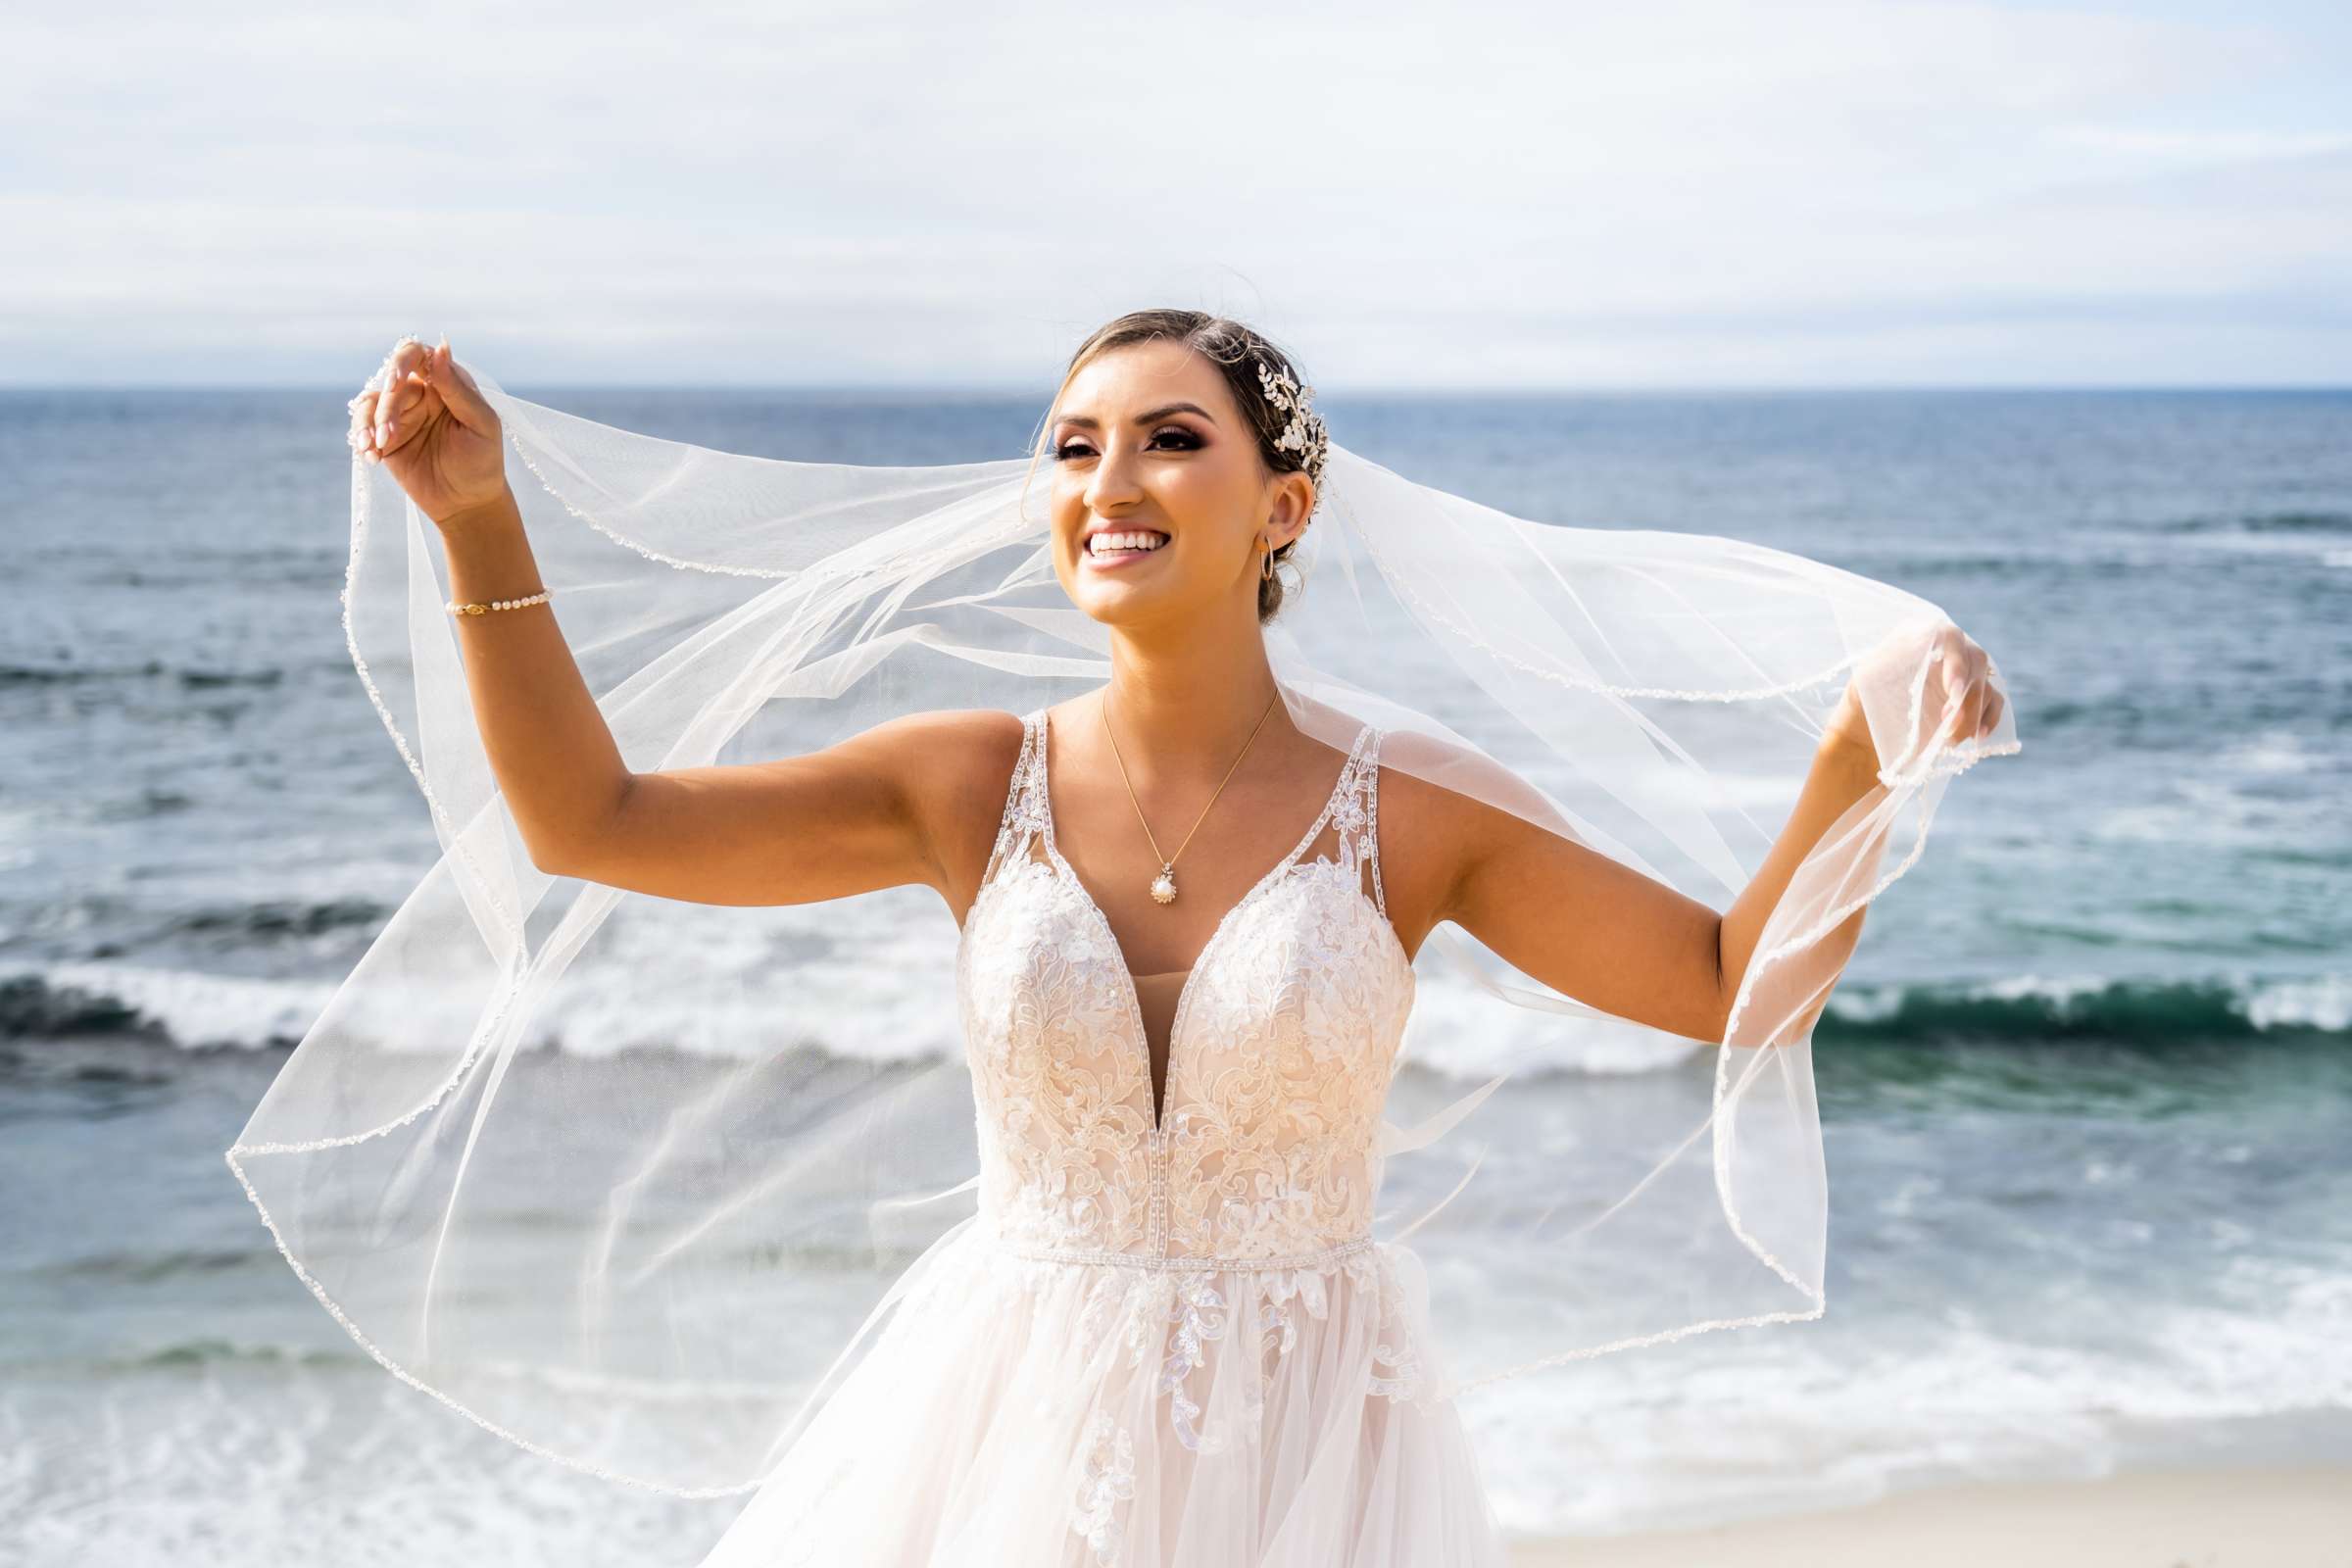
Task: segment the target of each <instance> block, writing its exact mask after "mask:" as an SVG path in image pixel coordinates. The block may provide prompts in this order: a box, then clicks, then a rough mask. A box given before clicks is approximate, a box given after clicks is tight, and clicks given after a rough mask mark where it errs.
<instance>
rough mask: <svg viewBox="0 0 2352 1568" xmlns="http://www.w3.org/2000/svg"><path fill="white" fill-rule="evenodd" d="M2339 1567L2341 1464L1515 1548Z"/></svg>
mask: <svg viewBox="0 0 2352 1568" xmlns="http://www.w3.org/2000/svg"><path fill="white" fill-rule="evenodd" d="M1987 1560H1998V1561H2003V1562H2010V1563H2016V1564H2021V1565H2026V1564H2033V1565H2039V1564H2050V1565H2053V1568H2055V1565H2060V1564H2063V1565H2065V1568H2240V1565H2243V1568H2345V1565H2347V1564H2352V1466H2346V1465H2327V1466H2312V1467H2308V1468H2271V1469H2243V1470H2231V1469H2216V1470H2184V1471H2140V1472H2134V1473H2132V1474H2129V1475H2122V1476H2112V1477H2109V1478H2107V1479H2105V1480H2099V1481H2064V1482H2047V1483H2016V1482H2003V1483H1991V1484H1985V1485H1978V1486H1956V1487H1939V1488H1934V1489H1923V1490H1921V1491H1917V1492H1908V1493H1898V1494H1895V1495H1891V1496H1887V1497H1883V1498H1880V1499H1879V1500H1877V1501H1875V1502H1870V1503H1865V1504H1863V1505H1861V1506H1859V1507H1853V1508H1838V1509H1833V1510H1828V1511H1824V1512H1817V1513H1804V1514H1789V1515H1782V1516H1779V1517H1775V1518H1768V1519H1756V1520H1750V1521H1747V1522H1745V1523H1741V1524H1734V1525H1724V1526H1719V1527H1715V1528H1709V1529H1700V1530H1676V1531H1660V1532H1652V1533H1649V1534H1644V1535H1639V1536H1623V1537H1585V1538H1581V1539H1576V1540H1558V1541H1529V1542H1520V1543H1517V1544H1515V1550H1514V1552H1513V1555H1512V1561H1513V1562H1515V1563H1518V1564H1521V1565H1524V1568H1567V1565H1571V1564H1573V1565H1575V1568H1849V1565H1850V1568H1886V1565H1887V1563H1889V1562H1898V1563H1900V1564H1901V1565H1902V1568H1981V1565H1982V1564H1984V1563H1985V1562H1986V1561H1987Z"/></svg>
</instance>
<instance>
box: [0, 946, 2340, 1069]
mask: <svg viewBox="0 0 2352 1568" xmlns="http://www.w3.org/2000/svg"><path fill="white" fill-rule="evenodd" d="M334 986H335V983H334V982H328V981H311V980H257V979H247V978H242V977H236V976H224V975H208V974H202V973H197V972H194V971H188V970H174V969H153V968H137V967H131V966H120V965H101V964H59V965H56V966H54V967H52V968H50V969H48V970H47V971H44V972H34V973H25V974H20V975H17V976H15V977H12V978H10V979H7V980H0V1039H9V1038H17V1039H22V1038H28V1037H32V1038H47V1039H54V1040H71V1039H86V1038H105V1039H128V1038H135V1039H142V1040H145V1041H148V1042H152V1043H154V1044H158V1045H162V1046H167V1047H172V1048H177V1049H181V1050H202V1049H213V1048H219V1047H223V1046H232V1047H242V1048H248V1049H253V1048H279V1049H286V1048H291V1047H292V1046H294V1045H296V1044H297V1043H299V1042H300V1041H301V1039H302V1037H303V1036H304V1034H305V1033H307V1032H308V1030H309V1028H310V1026H311V1024H312V1022H313V1021H314V1020H315V1019H316V1018H317V1017H318V1016H319V1012H320V1011H321V1010H322V1009H323V1008H324V1006H325V1005H326V1004H327V1002H328V1001H329V1000H330V999H331V997H332V995H333V992H334ZM1422 1000H1423V1003H1424V1004H1426V1005H1424V1006H1422V1007H1419V1008H1417V1009H1416V1019H1415V1023H1416V1034H1417V1037H1418V1040H1419V1042H1420V1043H1419V1044H1418V1045H1417V1046H1416V1048H1415V1050H1414V1052H1413V1053H1411V1057H1412V1061H1413V1065H1414V1066H1416V1067H1418V1068H1419V1069H1421V1070H1424V1071H1429V1072H1433V1073H1435V1074H1437V1075H1438V1076H1440V1077H1445V1078H1466V1079H1475V1078H1481V1077H1484V1076H1486V1075H1487V1074H1488V1073H1490V1072H1492V1071H1494V1070H1495V1067H1496V1065H1497V1063H1496V1060H1495V1059H1491V1058H1493V1057H1494V1050H1495V1046H1496V1042H1495V1040H1494V1039H1493V1038H1491V1037H1492V1036H1493V1034H1494V1030H1493V1027H1492V1020H1491V1019H1490V1018H1487V1017H1486V1016H1485V1015H1484V1014H1483V1013H1481V1014H1479V1015H1477V1016H1475V1017H1473V1016H1471V1015H1468V1014H1460V1015H1459V1016H1458V1018H1457V1012H1458V1009H1454V1008H1449V1007H1447V1005H1446V999H1445V998H1444V997H1443V996H1442V995H1441V994H1440V991H1439V989H1438V988H1435V987H1433V988H1432V989H1431V991H1430V993H1429V994H1428V995H1425V996H1424V998H1423V999H1422ZM759 1006H760V1005H755V1006H754V1007H753V1011H754V1012H755V1013H757V1012H758V1010H759ZM740 1008H741V1004H740V1003H729V1004H720V1003H717V1002H711V1003H707V1004H706V1003H702V1002H698V1001H697V1000H696V999H695V997H694V996H693V995H691V994H686V995H681V996H679V997H678V998H677V999H676V1000H675V1001H674V1003H673V1005H672V1010H673V1011H674V1012H675V1013H676V1014H677V1016H676V1018H675V1019H673V1020H672V1022H673V1023H674V1024H675V1025H676V1026H677V1027H676V1028H675V1029H674V1030H672V1031H666V1033H669V1034H670V1035H671V1036H672V1037H673V1038H672V1041H671V1043H669V1044H666V1045H663V1046H661V1047H659V1048H657V1047H654V1046H652V1045H649V1044H645V1043H644V1042H650V1041H652V1040H654V1039H656V1038H658V1037H660V1036H662V1034H664V1033H665V1031H663V1030H661V1029H657V1028H655V1027H654V1024H655V1022H656V1020H653V1019H651V1018H650V1017H646V1016H639V1017H638V1018H637V1019H636V1023H637V1025H638V1027H637V1028H635V1029H633V1030H632V1031H630V1032H631V1033H632V1035H634V1036H635V1037H636V1038H637V1039H638V1041H639V1042H640V1043H638V1044H635V1045H630V1044H623V1043H621V1042H619V1041H618V1040H617V1039H615V1038H609V1037H610V1035H611V1030H612V1024H611V1021H610V1019H609V1018H607V1017H606V1013H607V1011H608V1010H609V1009H607V1008H606V1007H603V1006H596V1007H593V1008H587V1009H584V1012H593V1013H594V1014H595V1017H594V1018H591V1017H588V1016H585V1015H583V1016H582V1017H580V1018H578V1019H575V1020H571V1022H572V1024H573V1025H574V1027H569V1028H567V1027H566V1020H565V1019H564V1017H563V1016H562V1014H561V1009H559V1013H558V1015H557V1016H556V1017H554V1018H552V1019H551V1020H550V1023H551V1028H550V1030H549V1032H548V1033H547V1035H545V1036H543V1037H542V1038H541V1039H540V1040H539V1041H537V1042H535V1044H537V1045H552V1046H554V1047H555V1048H556V1049H559V1050H563V1049H571V1050H575V1051H579V1052H581V1053H582V1054H590V1055H606V1054H613V1053H614V1052H616V1051H617V1052H628V1051H632V1050H650V1049H662V1050H674V1051H677V1052H680V1053H681V1054H685V1055H690V1056H691V1055H712V1054H727V1053H719V1052H712V1051H698V1050H696V1049H695V1048H694V1046H693V1045H692V1044H690V1042H694V1041H698V1040H704V1041H707V1040H711V1039H716V1038H721V1037H723V1033H724V1032H723V1031H721V1030H714V1029H713V1028H712V1027H711V1024H710V1023H709V1021H708V1018H709V1017H710V1016H716V1015H719V1014H723V1013H725V1012H727V1011H729V1010H731V1009H733V1010H740ZM698 1016H702V1017H703V1018H704V1021H703V1022H701V1023H699V1024H698V1023H697V1022H696V1019H697V1017H698ZM599 1020H602V1021H601V1022H600V1021H599ZM1457 1022H1458V1023H1459V1025H1460V1027H1458V1028H1456V1027H1448V1026H1449V1025H1453V1024H1456V1023H1457ZM1528 1023H1529V1026H1530V1028H1531V1029H1534V1030H1537V1031H1539V1033H1538V1034H1537V1035H1536V1036H1534V1037H1532V1038H1522V1039H1519V1040H1518V1041H1517V1042H1516V1045H1515V1046H1514V1047H1513V1048H1512V1054H1517V1053H1518V1052H1519V1051H1522V1050H1524V1049H1525V1048H1527V1047H1528V1046H1530V1045H1531V1044H1532V1045H1534V1046H1535V1048H1536V1050H1537V1051H1538V1052H1539V1053H1540V1052H1541V1051H1542V1050H1543V1049H1544V1047H1543V1045H1542V1043H1541V1042H1543V1041H1544V1040H1548V1039H1555V1038H1560V1037H1559V1035H1558V1034H1557V1031H1558V1030H1559V1029H1560V1028H1562V1027H1563V1026H1562V1024H1561V1023H1560V1021H1559V1020H1558V1019H1555V1018H1551V1017H1549V1016H1548V1015H1536V1014H1530V1015H1529V1018H1528ZM1474 1024H1475V1025H1479V1026H1480V1027H1478V1028H1473V1027H1471V1026H1472V1025H1474ZM1577 1027H1579V1028H1581V1029H1583V1030H1584V1032H1585V1035H1584V1038H1583V1039H1582V1041H1581V1046H1580V1048H1579V1049H1578V1050H1576V1051H1575V1052H1574V1053H1573V1054H1572V1055H1570V1056H1567V1057H1563V1059H1562V1060H1561V1061H1560V1063H1559V1066H1560V1067H1561V1068H1562V1069H1563V1070H1569V1069H1582V1070H1588V1071H1630V1072H1640V1071H1645V1070H1649V1069H1652V1068H1658V1067H1665V1066H1668V1065H1671V1064H1672V1063H1673V1062H1674V1061H1677V1060H1680V1059H1682V1057H1683V1056H1685V1055H1687V1054H1688V1053H1689V1052H1690V1051H1691V1050H1694V1049H1704V1048H1703V1047H1698V1046H1693V1045H1691V1044H1690V1043H1688V1042H1680V1041H1671V1040H1668V1039H1666V1038H1665V1037H1663V1036H1659V1035H1657V1034H1656V1033H1655V1032H1654V1031H1649V1030H1642V1029H1640V1028H1638V1027H1635V1026H1632V1025H1626V1024H1622V1023H1615V1022H1613V1021H1611V1020H1605V1019H1594V1020H1590V1021H1587V1022H1584V1023H1581V1024H1580V1025H1578V1026H1577ZM748 1038H763V1036H758V1035H755V1036H752V1037H748ZM1816 1038H1817V1039H1818V1040H1819V1041H1820V1042H1821V1043H1822V1044H1823V1045H1825V1046H1834V1045H1837V1044H1839V1043H1843V1042H1863V1043H1870V1044H1888V1043H1903V1042H1911V1043H1920V1044H1934V1043H1936V1042H1938V1041H1993V1042H1998V1041H2002V1040H2018V1041H2029V1040H2038V1041H2066V1040H2101V1041H2112V1042H2118V1043H2133V1042H2138V1043H2147V1044H2162V1043H2165V1042H2173V1041H2208V1042H2210V1041H2233V1040H2256V1039H2277V1040H2280V1041H2286V1040H2293V1039H2302V1038H2315V1039H2324V1040H2330V1041H2332V1040H2342V1039H2346V1038H2352V976H2342V975H2322V976H2306V977H2299V978H2244V977H2238V978H2222V977H2207V978H2201V979H2193V980H2161V979H2154V978H2120V979H2119V978H2107V977H2099V976H2078V977H2056V978H2051V977H2043V976H2038V975H2021V976H2016V977H2012V978H2007V979H1999V980H1989V981H1973V982H1953V983H1913V984H1877V985H1873V984H1869V983H1862V982H1853V983H1848V984H1846V985H1844V986H1841V987H1839V988H1838V991H1837V992H1836V993H1835V994H1833V995H1832V997H1831V999H1830V1005H1829V1006H1828V1008H1827V1009H1826V1011H1825V1012H1824V1013H1823V1015H1822V1019H1821V1022H1820V1025H1819V1027H1818V1029H1817V1031H1816ZM938 1044H939V1046H940V1051H939V1052H938V1053H936V1054H941V1055H945V1054H951V1053H952V1052H953V1050H954V1042H952V1041H948V1040H945V1039H942V1040H941V1041H940V1042H938ZM795 1051H796V1053H811V1054H816V1055H820V1056H821V1055H826V1054H829V1053H827V1052H826V1051H825V1050H824V1048H823V1047H822V1046H821V1045H819V1044H818V1043H816V1042H814V1041H810V1040H807V1039H803V1040H801V1041H798V1042H796V1044H795ZM925 1054H933V1053H925ZM844 1059H848V1058H847V1057H846V1056H845V1058H844ZM1518 1059H1522V1060H1524V1059H1525V1058H1524V1056H1519V1057H1518Z"/></svg>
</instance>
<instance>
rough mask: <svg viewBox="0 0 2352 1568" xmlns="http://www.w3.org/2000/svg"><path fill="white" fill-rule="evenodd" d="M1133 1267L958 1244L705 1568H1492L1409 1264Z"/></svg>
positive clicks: (964, 1240)
mask: <svg viewBox="0 0 2352 1568" xmlns="http://www.w3.org/2000/svg"><path fill="white" fill-rule="evenodd" d="M1335 1251H1336V1252H1338V1253H1339V1254H1340V1255H1334V1254H1330V1253H1327V1254H1321V1255H1318V1257H1316V1258H1314V1259H1310V1260H1305V1261H1299V1260H1289V1261H1293V1262H1296V1263H1297V1264H1298V1266H1291V1267H1277V1268H1258V1267H1250V1268H1247V1269H1233V1268H1217V1269H1213V1270H1209V1271H1198V1272H1196V1271H1188V1270H1182V1269H1152V1268H1140V1267H1137V1266H1135V1265H1134V1264H1132V1263H1118V1262H1106V1261H1102V1260H1100V1259H1099V1258H1090V1257H1085V1256H1073V1255H1070V1254H1060V1255H1043V1254H1040V1253H1037V1252H1034V1251H1023V1250H1016V1249H1014V1248H1012V1247H1009V1246H1007V1245H1006V1244H1005V1243H1004V1242H1003V1241H1002V1240H1001V1239H1000V1238H999V1237H998V1236H997V1235H996V1234H995V1233H994V1232H993V1231H991V1230H990V1229H988V1227H987V1221H986V1219H985V1217H983V1218H981V1219H979V1220H977V1221H974V1222H971V1223H970V1224H968V1225H967V1227H966V1228H965V1229H964V1230H962V1231H961V1232H959V1233H958V1234H956V1235H955V1236H952V1237H950V1238H949V1239H948V1240H947V1241H946V1242H945V1243H944V1244H943V1245H942V1246H941V1247H939V1248H938V1249H936V1250H934V1251H933V1252H932V1253H930V1254H929V1255H928V1256H927V1257H926V1258H925V1259H924V1260H923V1261H922V1263H921V1264H919V1265H917V1267H918V1269H919V1270H920V1272H919V1275H917V1276H913V1277H911V1278H910V1281H909V1284H908V1289H907V1295H906V1297H905V1298H904V1299H901V1301H900V1302H899V1303H898V1305H897V1306H896V1307H895V1308H894V1309H893V1315H892V1316H891V1317H889V1318H888V1319H887V1320H886V1321H885V1323H884V1325H883V1326H882V1327H881V1328H880V1329H878V1330H877V1331H876V1338H875V1342H874V1344H873V1346H872V1347H871V1348H870V1349H869V1351H868V1352H867V1354H866V1356H865V1358H864V1359H863V1360H862V1361H860V1362H859V1363H858V1365H857V1366H856V1368H855V1369H854V1370H853V1371H852V1372H851V1373H850V1374H849V1375H848V1376H847V1377H846V1378H845V1379H844V1380H843V1382H842V1384H841V1386H840V1387H839V1388H838V1389H836V1390H835V1391H834V1394H833V1397H831V1399H830V1400H829V1401H828V1402H827V1403H826V1404H825V1405H824V1407H823V1408H822V1409H821V1410H820V1411H819V1412H818V1413H817V1416H816V1417H815V1419H814V1420H813V1421H812V1422H811V1423H810V1425H809V1429H808V1430H807V1431H806V1432H804V1433H803V1434H802V1436H801V1439H800V1441H799V1442H798V1443H797V1444H796V1445H795V1446H793V1448H792V1450H791V1451H790V1453H788V1454H787V1455H786V1457H785V1459H784V1461H783V1462H782V1463H781V1464H780V1465H779V1466H778V1467H777V1468H776V1469H775V1471H773V1472H772V1473H771V1474H770V1475H769V1477H768V1478H767V1480H766V1482H765V1483H764V1484H763V1485H762V1486H761V1488H760V1491H759V1492H757V1493H755V1494H753V1495H752V1500H751V1502H750V1504H749V1505H748V1506H747V1507H746V1508H745V1509H744V1511H743V1513H742V1514H741V1515H739V1516H738V1517H737V1519H736V1520H735V1522H734V1523H733V1525H732V1526H730V1527H729V1529H728V1531H727V1533H726V1534H725V1536H724V1537H722V1538H721V1539H720V1541H719V1542H718V1544H716V1545H715V1546H714V1547H712V1548H711V1553H710V1554H709V1555H708V1556H707V1557H706V1558H704V1560H703V1565H702V1568H755V1565H757V1568H781V1565H784V1564H797V1563H823V1564H828V1565H833V1568H867V1565H872V1568H881V1565H890V1568H916V1565H925V1568H929V1565H937V1568H948V1565H956V1568H984V1565H999V1564H1002V1565H1007V1568H1010V1565H1016V1564H1017V1565H1019V1568H1049V1565H1054V1564H1066V1565H1068V1568H1111V1565H1120V1568H1126V1565H1136V1568H1144V1565H1149V1568H1408V1565H1409V1568H1499V1565H1501V1564H1502V1563H1503V1562H1504V1561H1505V1554H1504V1549H1503V1546H1502V1544H1501V1540H1500V1537H1499V1535H1498V1533H1497V1531H1496V1528H1495V1518H1494V1515H1493V1512H1492V1509H1491V1506H1490V1504H1489V1501H1488V1498H1487V1495H1486V1490H1485V1486H1484V1484H1483V1481H1482V1479H1481V1477H1480V1474H1479V1470H1478V1466H1477V1463H1476V1460H1475V1457H1474V1454H1473V1452H1472V1449H1471V1446H1470V1444H1469V1441H1468V1437H1467V1434H1466V1433H1465V1432H1464V1430H1463V1428H1462V1426H1461V1423H1460V1420H1459V1418H1458V1415H1457V1413H1456V1410H1455V1407H1454V1406H1453V1405H1452V1404H1451V1403H1441V1402H1436V1401H1434V1400H1433V1399H1432V1397H1431V1396H1432V1393H1433V1391H1434V1390H1436V1389H1437V1388H1438V1387H1440V1386H1441V1385H1442V1382H1443V1378H1442V1374H1441V1369H1440V1366H1439V1364H1438V1360H1437V1347H1436V1346H1435V1344H1434V1343H1433V1341H1432V1338H1431V1334H1430V1325H1429V1321H1428V1294H1427V1288H1426V1283H1425V1281H1424V1279H1423V1276H1422V1273H1421V1266H1420V1261H1419V1259H1418V1258H1416V1257H1415V1256H1414V1255H1413V1254H1412V1253H1411V1252H1410V1251H1409V1250H1406V1249H1405V1248H1403V1247H1401V1246H1399V1245H1395V1244H1389V1243H1378V1244H1375V1243H1372V1242H1369V1241H1364V1242H1359V1243H1356V1244H1354V1246H1353V1247H1352V1248H1350V1249H1346V1250H1335Z"/></svg>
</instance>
